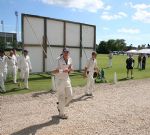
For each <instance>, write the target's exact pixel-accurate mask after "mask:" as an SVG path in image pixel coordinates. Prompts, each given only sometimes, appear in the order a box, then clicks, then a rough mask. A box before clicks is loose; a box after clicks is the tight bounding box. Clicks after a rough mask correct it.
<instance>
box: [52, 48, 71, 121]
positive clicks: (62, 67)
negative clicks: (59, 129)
mask: <svg viewBox="0 0 150 135" xmlns="http://www.w3.org/2000/svg"><path fill="white" fill-rule="evenodd" d="M72 70H73V67H72V59H71V58H70V56H69V49H68V48H64V49H63V55H62V56H61V57H60V58H59V59H58V66H57V69H56V70H55V71H53V73H54V74H56V75H57V84H56V85H57V94H58V103H57V105H58V106H57V108H58V111H59V117H60V118H61V119H67V118H68V116H67V115H66V114H65V113H64V109H65V107H66V106H68V105H69V103H70V101H71V100H72V86H71V80H70V78H69V73H70V72H71V71H72Z"/></svg>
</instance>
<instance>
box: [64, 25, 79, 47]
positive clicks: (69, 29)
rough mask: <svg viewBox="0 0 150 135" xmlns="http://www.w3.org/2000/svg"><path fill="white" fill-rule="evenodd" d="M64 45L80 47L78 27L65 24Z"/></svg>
mask: <svg viewBox="0 0 150 135" xmlns="http://www.w3.org/2000/svg"><path fill="white" fill-rule="evenodd" d="M66 45H68V46H78V47H79V46H80V25H79V24H73V23H66Z"/></svg>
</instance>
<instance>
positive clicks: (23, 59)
mask: <svg viewBox="0 0 150 135" xmlns="http://www.w3.org/2000/svg"><path fill="white" fill-rule="evenodd" d="M18 71H19V72H20V78H21V79H22V80H23V81H24V86H25V89H29V85H28V78H29V72H31V71H32V66H31V61H30V57H29V55H28V51H27V50H24V51H23V55H22V56H20V58H19V62H18Z"/></svg>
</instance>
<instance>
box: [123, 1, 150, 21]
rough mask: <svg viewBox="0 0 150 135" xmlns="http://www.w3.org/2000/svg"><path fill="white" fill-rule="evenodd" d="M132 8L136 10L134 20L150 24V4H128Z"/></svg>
mask: <svg viewBox="0 0 150 135" xmlns="http://www.w3.org/2000/svg"><path fill="white" fill-rule="evenodd" d="M126 5H129V6H130V7H131V8H133V9H135V13H134V14H133V16H132V19H133V20H137V21H141V22H144V23H150V4H149V5H148V4H143V3H142V4H135V5H134V4H133V3H132V2H130V3H126Z"/></svg>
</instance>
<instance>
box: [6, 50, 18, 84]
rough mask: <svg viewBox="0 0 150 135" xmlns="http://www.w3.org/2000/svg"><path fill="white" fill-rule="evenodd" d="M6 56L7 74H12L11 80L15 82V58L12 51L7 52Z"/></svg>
mask: <svg viewBox="0 0 150 135" xmlns="http://www.w3.org/2000/svg"><path fill="white" fill-rule="evenodd" d="M9 53H10V54H9V56H8V76H9V75H10V74H11V75H12V76H13V82H14V83H17V81H16V80H17V59H16V57H15V55H14V53H13V51H10V52H9Z"/></svg>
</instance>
